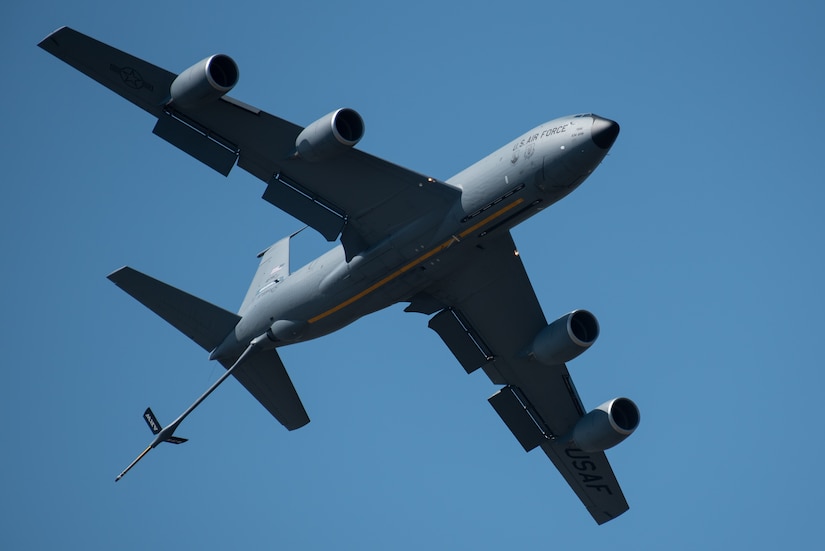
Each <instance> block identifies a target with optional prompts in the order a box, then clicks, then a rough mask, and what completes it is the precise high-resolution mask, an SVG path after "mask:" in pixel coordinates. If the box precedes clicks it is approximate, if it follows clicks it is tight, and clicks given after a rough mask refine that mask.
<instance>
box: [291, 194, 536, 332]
mask: <svg viewBox="0 0 825 551" xmlns="http://www.w3.org/2000/svg"><path fill="white" fill-rule="evenodd" d="M523 202H524V199H523V198H518V199H516V200H515V201H513V202H512V203H510V204H509V205H507V206H506V207H504V208H502V209H501V210H499V211H498V212H495V213H493V214H491V215H490V216H488V217H487V218H485V219H484V220H482V221H480V222H478V223H477V224H474V225H472V226H470V227H469V228H467V229H466V230H464V231H462V232H461V233H459V234H458V236H451V237H450V239H448V240H447V241H445V242H444V243H442V244H441V245H439V246H437V247H435V248H434V249H432V250H431V251H429V252H427V253H424V254H423V255H421V256H419V257H418V258H416V259H415V260H412V261H411V262H408V263H407V264H405V265H404V266H402V267H401V268H399V269H398V270H396V271H394V272H393V273H391V274H389V275H388V276H386V277H384V278H383V279H381V280H380V281H377V282H376V283H373V284H372V285H370V286H369V287H367V288H366V289H364V290H363V291H361V292H360V293H358V294H356V295H354V296H352V297H350V298H348V299H347V300H345V301H344V302H342V303H340V304H338V305H337V306H335V307H333V308H330V309H329V310H327V311H326V312H323V313H321V314H318V315H317V316H315V317H313V318H310V319H309V320H307V321H308V322H309V323H315V322H317V321H320V320H322V319H324V318H326V317H327V316H330V315H332V314H334V313H335V312H338V311H339V310H342V309H344V308H346V307H347V306H349V305H350V304H352V303H354V302H356V301H358V300H360V299H362V298H364V297H365V296H367V295H369V294H370V293H372V292H374V291H376V290H377V289H379V288H381V287H383V286H384V285H386V284H387V283H389V282H390V281H392V280H394V279H396V278H397V277H399V276H401V275H403V274H405V273H406V272H408V271H410V270H411V269H413V268H414V267H416V266H418V265H419V264H421V263H422V262H424V261H425V260H427V259H428V258H430V257H431V256H433V255H435V254H438V253H440V252H441V251H443V250H444V249H446V248H447V247H449V246H450V245H452V244H453V243H454V242H455V240H456V237H458V238H459V239H463V238H465V237H467V236H468V235H470V234H471V233H473V232H474V231H476V230H477V229H479V228H480V227H482V226H484V225H485V224H488V223H489V222H491V221H492V220H495V219H496V218H498V217H499V216H501V215H503V214H505V213H507V212H509V211H510V210H511V209H513V208H515V207H517V206H518V205H520V204H521V203H523Z"/></svg>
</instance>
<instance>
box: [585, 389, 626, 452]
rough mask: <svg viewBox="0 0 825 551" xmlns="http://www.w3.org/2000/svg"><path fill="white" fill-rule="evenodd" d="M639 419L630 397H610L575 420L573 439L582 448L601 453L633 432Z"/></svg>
mask: <svg viewBox="0 0 825 551" xmlns="http://www.w3.org/2000/svg"><path fill="white" fill-rule="evenodd" d="M639 419H640V416H639V408H638V407H636V404H634V403H633V401H632V400H630V399H629V398H613V399H612V400H609V401H607V402H605V403H603V404H602V405H600V406H599V407H597V408H596V409H594V410H593V411H591V412H590V413H588V414H587V415H585V416H584V417H582V418H581V419H579V421H578V423H576V426H575V427H573V441H574V442H575V443H576V445H577V446H578V447H579V449H581V450H582V451H586V452H601V451H604V450H606V449H608V448H612V447H613V446H615V445H616V444H618V443H619V442H621V441H622V440H624V439H625V438H627V437H628V436H630V435H631V434H633V431H635V430H636V427H638V426H639Z"/></svg>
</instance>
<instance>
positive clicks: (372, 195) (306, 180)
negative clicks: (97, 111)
mask: <svg viewBox="0 0 825 551" xmlns="http://www.w3.org/2000/svg"><path fill="white" fill-rule="evenodd" d="M39 45H40V47H41V48H43V49H44V50H46V51H48V52H49V53H51V54H53V55H54V56H56V57H58V58H59V59H61V60H63V61H65V62H66V63H68V64H69V65H71V66H73V67H74V68H76V69H78V70H79V71H81V72H83V73H85V74H86V75H88V76H89V77H91V78H93V79H94V80H96V81H98V82H99V83H101V84H103V85H104V86H106V87H107V88H109V89H111V90H112V91H114V92H116V93H117V94H119V95H121V96H122V97H124V98H126V99H127V100H129V101H131V102H132V103H134V104H135V105H137V106H138V107H140V108H142V109H144V110H145V111H147V112H149V113H151V114H152V115H154V116H155V117H157V118H158V123H157V125H156V126H155V129H154V133H155V134H157V135H158V136H160V137H162V138H163V139H165V140H167V141H169V142H170V143H172V144H173V145H175V146H176V147H178V148H180V149H182V150H183V151H185V152H187V153H189V154H190V155H192V156H193V157H195V158H196V159H198V160H200V161H201V162H203V163H205V164H207V165H208V166H210V167H212V168H213V169H215V170H217V171H218V172H220V173H222V174H224V175H228V174H229V171H230V170H231V169H232V167H233V166H234V165H235V163H236V162H237V164H238V166H240V167H241V168H242V169H244V170H246V171H247V172H249V173H251V174H253V175H254V176H256V177H258V178H260V179H261V180H263V181H264V182H265V183H266V184H267V188H266V191H265V192H264V195H263V197H264V199H266V200H267V201H269V202H270V203H272V204H274V205H275V206H277V207H279V208H281V209H282V210H284V211H286V212H288V213H289V214H291V215H293V216H295V217H296V218H298V219H299V220H301V221H303V222H304V223H306V224H307V225H309V226H311V227H313V228H314V229H316V230H318V231H319V232H320V233H321V234H322V235H324V237H326V238H327V239H328V240H330V241H332V240H334V239H335V238H336V237H337V236H338V235H339V234H341V236H342V237H341V240H342V243H343V245H344V248H345V250H346V252H347V256H348V258H349V257H352V256H353V255H354V254H356V253H357V252H359V251H360V250H363V249H364V248H367V247H369V246H370V245H374V244H376V243H378V242H380V241H381V240H383V239H384V238H385V237H387V236H388V235H390V234H391V233H392V232H393V230H394V229H396V228H398V227H401V226H403V225H406V224H407V223H409V222H411V221H413V220H417V219H419V218H421V217H422V216H425V215H426V216H430V217H433V218H435V219H437V218H438V217H439V216H441V217H443V215H444V214H445V213H446V211H447V210H448V209H449V208H450V207H451V206H452V204H453V203H454V202H455V200H456V199H457V198H458V196H459V195H460V190H458V189H457V188H454V187H453V186H450V185H449V184H446V183H443V182H438V181H436V180H434V179H433V178H429V177H427V176H425V175H423V174H420V173H418V172H414V171H411V170H408V169H405V168H402V167H400V166H397V165H394V164H392V163H390V162H387V161H384V160H382V159H379V158H377V157H374V156H372V155H369V154H367V153H364V152H362V151H359V150H357V149H347V150H346V151H343V152H342V153H341V154H340V155H337V156H335V157H334V158H331V159H327V160H323V161H318V162H310V161H307V160H303V159H300V158H294V156H293V153H294V152H295V149H296V144H295V141H296V138H297V137H298V135H299V133H300V132H301V131H302V130H303V128H302V127H301V126H298V125H295V124H293V123H291V122H288V121H285V120H283V119H280V118H278V117H276V116H274V115H270V114H269V113H266V112H264V111H262V110H260V109H258V108H256V107H252V106H250V105H247V104H245V103H243V102H240V101H237V100H235V99H233V98H231V97H229V96H224V97H222V98H220V99H219V100H216V101H213V102H211V103H208V104H206V105H203V106H199V107H189V108H186V107H181V106H178V105H175V104H172V103H170V98H171V96H170V87H171V85H172V82H173V81H174V80H175V78H176V77H177V76H178V75H176V74H175V73H172V72H169V71H167V70H165V69H162V68H160V67H158V66H156V65H153V64H151V63H149V62H146V61H144V60H142V59H139V58H137V57H134V56H132V55H130V54H127V53H125V52H122V51H120V50H118V49H116V48H113V47H111V46H109V45H107V44H104V43H102V42H99V41H97V40H95V39H93V38H91V37H88V36H86V35H84V34H82V33H79V32H77V31H75V30H73V29H70V28H68V27H63V28H60V29H58V30H56V31H55V32H53V33H52V34H50V35H49V36H47V37H46V38H45V39H43V41H42V42H40V44H39ZM379 207H380V208H379Z"/></svg>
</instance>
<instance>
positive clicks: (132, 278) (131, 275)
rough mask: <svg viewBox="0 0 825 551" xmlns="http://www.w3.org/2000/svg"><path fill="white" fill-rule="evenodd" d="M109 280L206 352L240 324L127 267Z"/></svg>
mask: <svg viewBox="0 0 825 551" xmlns="http://www.w3.org/2000/svg"><path fill="white" fill-rule="evenodd" d="M108 278H109V279H110V280H111V281H112V282H113V283H114V284H115V285H117V286H118V287H120V288H121V289H123V290H124V291H126V292H127V293H129V294H130V295H132V297H134V298H135V299H137V300H138V301H139V302H140V303H142V304H143V305H144V306H146V307H147V308H149V309H150V310H151V311H153V312H154V313H156V314H157V315H159V316H160V317H162V318H163V319H165V320H166V321H168V322H169V323H170V324H172V326H173V327H175V328H176V329H178V330H179V331H180V332H181V333H183V334H184V335H186V336H187V337H189V338H190V339H192V340H193V341H195V342H196V343H197V344H198V345H200V347H201V348H203V349H204V350H206V351H207V352H211V351H212V350H214V349H215V348H216V347H217V346H218V345H219V344H220V343H221V342H223V339H224V338H225V337H226V335H228V334H229V332H230V331H232V329H234V328H235V326H236V325H237V324H238V322H239V321H240V320H241V318H240V316H238V315H236V314H233V313H232V312H228V311H226V310H224V309H223V308H220V307H218V306H215V305H214V304H211V303H209V302H206V301H205V300H202V299H199V298H198V297H195V296H192V295H190V294H189V293H185V292H183V291H181V290H180V289H176V288H175V287H172V286H171V285H167V284H166V283H163V282H162V281H158V280H157V279H154V278H152V277H149V276H148V275H146V274H143V273H141V272H138V271H137V270H134V269H132V268H129V267H128V266H125V267H123V268H121V269H119V270H117V271H115V272H112V273H111V274H109V275H108Z"/></svg>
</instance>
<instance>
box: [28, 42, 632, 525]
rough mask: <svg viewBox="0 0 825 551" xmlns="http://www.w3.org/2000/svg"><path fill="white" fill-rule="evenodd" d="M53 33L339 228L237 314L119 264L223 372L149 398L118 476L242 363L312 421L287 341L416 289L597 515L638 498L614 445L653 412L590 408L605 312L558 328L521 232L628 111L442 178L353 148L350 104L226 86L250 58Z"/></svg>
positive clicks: (552, 126) (151, 106)
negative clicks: (583, 360)
mask: <svg viewBox="0 0 825 551" xmlns="http://www.w3.org/2000/svg"><path fill="white" fill-rule="evenodd" d="M39 45H40V47H41V48H43V49H44V50H46V51H48V52H49V53H51V54H53V55H54V56H56V57H58V58H59V59H61V60H63V61H65V62H66V63H68V64H69V65H71V66H73V67H74V68H76V69H78V70H80V71H81V72H83V73H85V74H86V75H88V76H89V77H91V78H93V79H94V80H96V81H98V82H99V83H101V84H103V85H104V86H106V87H108V88H109V89H111V90H112V91H114V92H116V93H117V94H119V95H121V96H122V97H124V98H125V99H127V100H129V101H131V102H132V103H134V104H135V105H137V106H138V107H140V108H142V109H144V110H145V111H147V112H149V113H150V114H151V115H152V116H154V117H155V118H156V119H157V123H156V125H155V127H154V130H153V132H154V133H155V134H156V135H157V136H159V137H161V138H163V139H164V140H166V141H167V142H169V143H171V144H172V145H174V146H176V147H178V148H179V149H181V150H183V151H185V152H186V153H188V154H190V155H191V156H192V157H194V158H195V159H197V160H199V161H201V162H203V163H204V164H206V165H208V166H209V167H211V168H213V169H214V170H216V171H218V172H220V173H221V174H223V175H225V176H226V175H228V174H229V172H230V171H231V170H232V168H233V167H234V166H235V165H237V166H239V167H240V168H242V169H243V170H245V171H247V172H249V173H251V174H252V175H253V176H256V177H258V178H260V179H261V180H263V181H264V183H265V184H266V188H265V191H264V193H263V198H264V199H265V200H266V201H268V202H270V203H272V204H273V205H275V206H276V207H278V208H280V209H282V210H283V211H285V212H287V213H289V214H290V215H292V216H294V217H295V218H297V219H298V220H300V221H301V222H302V223H303V224H305V225H306V226H309V227H311V228H313V229H315V230H317V231H318V232H320V233H321V234H322V235H323V236H324V237H325V238H326V239H327V240H328V241H335V240H338V239H340V244H339V245H338V246H337V247H335V248H334V249H332V250H330V251H329V252H327V253H326V254H324V255H322V256H320V257H319V258H317V259H315V260H313V261H312V262H310V263H309V264H307V265H306V266H304V267H302V268H300V269H298V270H296V271H291V270H290V265H289V256H290V255H289V245H290V240H291V238H292V237H294V235H295V234H293V235H291V236H288V237H286V238H284V239H281V240H280V241H278V242H276V243H275V244H274V245H272V246H271V247H269V248H268V249H266V250H265V251H263V252H262V253H260V255H259V258H260V264H259V267H258V270H257V272H256V273H255V275H254V277H253V280H252V284H251V285H250V287H249V290H248V291H247V293H246V297H245V298H244V300H243V303H242V305H241V307H240V310H239V311H238V313H237V314H236V313H233V312H230V311H227V310H224V309H223V308H220V307H218V306H215V305H213V304H210V303H209V302H207V301H205V300H202V299H199V298H197V297H194V296H192V295H190V294H187V293H185V292H183V291H181V290H179V289H176V288H175V287H172V286H170V285H167V284H165V283H162V282H160V281H158V280H156V279H153V278H151V277H149V276H147V275H145V274H142V273H141V272H139V271H137V270H134V269H132V268H129V267H124V268H121V269H119V270H117V271H115V272H113V273H112V274H110V275H109V279H110V280H112V281H113V282H114V283H115V284H116V285H118V286H119V287H121V288H122V289H123V290H125V291H126V292H127V293H129V294H130V295H132V296H133V297H134V298H136V299H137V300H138V301H140V302H141V303H143V304H144V305H145V306H147V307H148V308H150V309H151V310H152V311H154V312H155V313H156V314H158V315H159V316H160V317H162V318H163V319H165V320H166V321H167V322H169V323H170V324H171V325H173V326H174V327H176V328H177V329H179V330H180V331H181V332H183V333H184V334H185V335H187V336H188V337H190V338H191V339H192V340H193V341H195V342H196V343H197V344H198V345H200V346H201V347H202V348H204V349H205V350H206V351H207V352H209V358H210V359H211V360H217V361H218V362H220V363H221V364H222V365H223V366H224V367H225V368H226V371H224V372H223V374H222V375H221V377H220V378H219V379H218V380H217V381H216V382H215V383H214V384H213V385H212V386H211V387H210V388H209V389H208V390H207V391H206V392H205V393H204V394H203V395H202V396H200V397H199V398H198V399H197V400H196V401H195V402H194V403H193V404H192V405H191V406H190V407H189V408H187V409H186V410H185V411H184V412H183V413H182V414H181V415H180V416H179V417H178V418H177V419H175V420H174V421H173V422H172V423H170V424H169V425H167V426H165V427H163V426H162V425H161V424H160V423H159V422H158V420H157V419H156V418H155V415H154V414H153V412H152V411H151V409H147V410H146V411H145V412H144V419H145V420H146V422H147V423H148V424H149V428H150V429H151V430H152V433H153V434H154V435H155V438H154V440H153V441H152V442H151V443H150V445H149V446H148V447H147V448H146V449H145V450H144V451H143V452H142V453H141V454H140V455H139V456H138V458H137V459H135V460H134V461H133V462H132V463H131V464H130V465H129V466H128V467H127V468H126V469H125V470H124V471H123V472H122V473H121V474H120V475H119V476H118V477H117V480H120V478H122V477H123V475H125V474H126V472H127V471H129V470H130V469H131V468H132V467H133V466H134V465H135V464H136V463H137V462H138V461H139V460H140V459H141V458H143V457H144V456H145V455H146V454H147V453H148V452H149V451H150V450H151V449H153V448H154V447H156V446H157V445H158V444H160V443H162V442H171V443H176V444H179V443H182V442H184V441H185V439H183V438H180V437H178V436H175V434H174V433H175V431H176V430H177V428H178V426H179V425H180V424H181V422H182V421H183V420H184V418H185V417H186V416H188V415H189V414H190V413H191V412H192V411H193V410H194V409H195V408H196V407H197V406H198V405H199V404H200V403H201V402H202V401H203V400H204V399H206V397H207V396H208V395H209V394H211V393H212V391H214V390H215V389H216V388H217V387H218V385H220V384H221V383H222V382H223V381H225V380H226V379H227V378H228V377H229V375H234V376H235V378H236V379H237V380H238V381H239V382H240V383H241V384H242V385H243V386H244V387H245V388H246V389H247V390H248V391H249V392H250V393H251V394H252V395H253V396H254V397H255V398H256V399H257V400H258V401H259V402H260V403H261V404H262V405H263V406H264V408H266V409H267V411H269V412H270V413H271V414H272V415H273V416H274V417H275V418H276V419H277V420H278V421H280V422H281V423H282V424H283V425H284V426H285V427H286V428H287V429H289V430H294V429H297V428H300V427H302V426H304V425H306V424H307V423H309V417H308V416H307V413H306V411H305V410H304V406H303V404H302V403H301V400H300V398H299V397H298V393H297V392H296V390H295V388H294V386H293V384H292V381H291V380H290V378H289V375H288V374H287V372H286V370H285V368H284V365H283V363H282V362H281V359H280V357H279V355H278V352H277V348H278V347H281V346H286V345H289V344H292V343H297V342H302V341H307V340H310V339H315V338H318V337H321V336H323V335H326V334H328V333H331V332H333V331H336V330H338V329H340V328H342V327H344V326H346V325H348V324H350V323H352V322H354V321H356V320H357V319H358V318H360V317H362V316H364V315H367V314H369V313H371V312H375V311H377V310H381V309H383V308H386V307H387V306H390V305H392V304H395V303H399V302H405V303H409V305H408V306H407V307H406V309H405V311H406V312H418V313H421V314H426V315H428V316H432V317H431V318H430V320H429V324H428V325H429V327H430V328H432V329H433V330H434V331H435V332H436V333H437V334H438V335H439V336H440V337H441V339H442V340H443V341H444V343H445V344H446V345H447V347H448V348H449V349H450V351H452V353H453V354H454V355H455V357H456V359H457V360H458V363H460V364H461V366H462V367H464V369H465V370H466V371H467V372H468V373H471V372H473V371H475V370H476V369H479V368H481V369H482V370H483V371H484V372H485V373H486V374H487V376H488V377H489V378H490V380H491V381H492V382H493V383H494V384H495V385H498V386H500V388H499V389H498V390H497V392H495V394H493V395H492V396H491V397H490V398H489V402H490V404H491V405H492V406H493V408H494V409H495V410H496V412H497V413H498V414H499V415H500V417H501V419H502V420H503V421H504V424H505V425H506V426H507V427H508V428H509V429H510V431H512V433H513V435H514V436H515V437H516V439H517V440H518V442H519V443H520V444H521V445H522V446H523V447H524V449H525V450H527V451H529V450H532V449H534V448H537V447H540V448H541V449H542V450H543V451H544V453H546V454H547V456H548V457H549V458H550V460H551V461H552V462H553V464H554V465H555V466H556V467H557V468H558V470H559V471H560V472H561V474H562V476H563V477H564V478H565V480H567V482H568V483H569V484H570V486H571V487H572V488H573V491H575V492H576V494H577V495H578V496H579V498H580V499H581V501H582V502H583V503H584V505H585V506H586V507H587V509H588V511H589V512H590V514H591V515H592V516H593V518H594V519H595V520H596V522H598V523H599V524H602V523H604V522H607V521H609V520H611V519H613V518H615V517H617V516H618V515H620V514H622V513H624V512H625V511H626V510H627V509H628V505H627V502H626V500H625V497H624V495H623V493H622V490H621V488H620V487H619V484H618V482H617V480H616V477H615V475H614V473H613V470H612V469H611V467H610V464H609V463H608V461H607V457H606V456H605V453H604V450H606V449H608V448H610V447H612V446H615V445H616V444H618V443H619V442H621V441H622V440H624V439H625V438H627V436H629V435H630V434H631V433H632V432H633V431H634V430H635V429H636V427H637V426H638V424H639V419H640V416H639V410H638V408H637V407H636V405H635V404H634V403H633V402H632V401H631V400H629V399H628V398H614V399H612V400H608V401H607V402H605V403H603V404H602V405H600V406H599V407H597V408H595V409H594V410H592V411H590V412H589V413H588V412H587V411H586V410H585V409H584V405H583V404H582V401H581V399H580V398H579V395H578V393H577V391H576V388H575V386H574V385H573V381H572V379H571V378H570V374H569V373H568V370H567V367H566V365H565V364H566V362H568V361H570V360H572V359H574V358H575V357H577V356H578V355H579V354H581V353H582V352H583V351H585V350H587V348H589V347H590V346H591V345H592V344H593V343H594V342H595V340H596V338H597V337H598V335H599V324H598V322H597V320H596V318H595V317H594V316H593V314H591V313H590V312H588V311H586V310H575V311H573V312H570V313H568V314H565V315H564V316H562V317H560V318H558V319H557V320H555V321H553V322H552V323H549V324H548V323H547V320H546V318H545V316H544V313H543V312H542V309H541V306H540V305H539V303H538V300H537V298H536V295H535V293H534V291H533V287H532V285H531V284H530V280H529V279H528V277H527V274H526V273H525V270H524V266H523V265H522V262H521V259H520V258H519V253H518V250H517V249H516V246H515V244H514V243H513V239H512V237H511V235H510V229H511V228H513V227H514V226H516V225H517V224H519V223H520V222H522V221H524V220H526V219H527V218H529V217H530V216H533V215H534V214H536V213H538V212H539V211H541V210H543V209H545V208H546V207H548V206H550V205H552V204H553V203H555V202H556V201H558V200H560V199H561V198H563V197H564V196H566V195H567V194H568V193H570V192H572V191H573V190H574V189H576V187H577V186H579V185H580V184H581V183H582V182H583V181H584V180H585V179H586V178H587V177H588V176H590V174H591V173H592V172H593V170H595V169H596V167H598V166H599V164H600V163H601V162H602V159H604V157H605V155H607V152H608V151H609V150H610V148H611V147H612V145H613V143H614V141H615V140H616V138H617V136H618V135H619V125H618V124H616V123H615V122H614V121H612V120H609V119H606V118H604V117H600V116H598V115H594V114H582V115H573V116H567V117H562V118H559V119H556V120H553V121H550V122H547V123H545V124H542V125H540V126H538V127H536V128H534V129H533V130H530V131H529V132H527V133H526V134H524V135H523V136H519V137H518V138H516V139H515V140H513V141H511V142H509V143H508V144H506V145H504V146H503V147H502V148H500V149H499V150H497V151H495V152H493V153H492V154H490V155H488V156H487V157H485V158H483V159H482V160H480V161H479V162H477V163H475V164H474V165H472V166H470V167H468V168H467V169H465V170H463V171H461V172H460V173H458V174H456V175H455V176H453V177H452V178H449V179H448V180H445V181H442V180H439V179H436V178H433V177H430V176H426V175H423V174H420V173H418V172H415V171H412V170H408V169H406V168H402V167H400V166H397V165H394V164H392V163H390V162H387V161H385V160H382V159H379V158H377V157H374V156H372V155H369V154H368V153H364V152H362V151H360V150H358V149H356V148H355V147H354V146H355V145H356V144H357V143H358V141H359V140H360V139H361V137H362V136H363V134H364V122H363V119H362V118H361V116H360V115H359V114H358V113H357V112H356V111H354V110H353V109H348V108H345V109H338V110H336V111H333V112H332V113H329V114H327V115H325V116H323V117H321V118H320V119H318V120H317V121H315V122H313V123H311V124H310V125H308V126H307V127H305V128H303V127H301V126H298V125H295V124H293V123H290V122H287V121H285V120H283V119H280V118H278V117H275V116H273V115H270V114H269V113H266V112H264V111H262V110H260V109H258V108H256V107H253V106H251V105H248V104H245V103H243V102H241V101H238V100H236V99H234V98H232V97H230V96H227V95H226V94H227V93H228V92H229V91H230V90H231V89H232V88H233V87H234V86H235V84H236V83H237V81H238V66H237V64H236V63H235V61H234V60H232V59H231V58H230V57H228V56H226V55H223V54H217V55H213V56H210V57H208V58H206V59H204V60H202V61H200V62H198V63H196V64H195V65H193V66H191V67H190V68H188V69H186V70H185V71H183V72H182V73H180V74H175V73H172V72H169V71H166V70H165V69H162V68H160V67H158V66H155V65H152V64H151V63H148V62H146V61H144V60H142V59H139V58H137V57H134V56H132V55H129V54H127V53H125V52H122V51H120V50H117V49H115V48H113V47H111V46H108V45H106V44H104V43H102V42H99V41H97V40H95V39H93V38H90V37H88V36H86V35H83V34H81V33H79V32H77V31H75V30H72V29H70V28H67V27H63V28H61V29H58V30H57V31H55V32H53V33H52V34H50V35H49V36H47V37H46V38H45V39H43V41H42V42H41V43H40V44H39ZM514 468H515V466H514Z"/></svg>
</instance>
